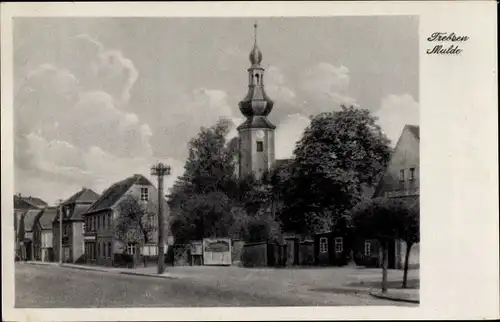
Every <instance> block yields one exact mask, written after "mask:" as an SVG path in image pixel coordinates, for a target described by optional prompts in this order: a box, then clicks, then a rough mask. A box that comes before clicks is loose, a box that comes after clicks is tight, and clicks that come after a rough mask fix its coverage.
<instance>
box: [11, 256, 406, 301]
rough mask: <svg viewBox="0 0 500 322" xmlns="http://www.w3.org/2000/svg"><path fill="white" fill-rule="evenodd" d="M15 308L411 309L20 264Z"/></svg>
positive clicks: (363, 297) (344, 296) (347, 297)
mask: <svg viewBox="0 0 500 322" xmlns="http://www.w3.org/2000/svg"><path fill="white" fill-rule="evenodd" d="M15 283H16V307H17V308H93V307H95V308H98V307H103V308H104V307H107V308H112V307H214V306H221V307H222V306H311V305H328V306H338V305H408V304H398V303H395V302H391V301H386V300H379V299H374V298H372V297H371V296H369V295H368V294H354V293H351V294H348V293H340V292H339V293H336V292H320V291H312V292H311V291H307V292H302V294H298V293H295V292H286V293H283V292H280V291H276V292H271V291H269V289H266V288H261V289H258V288H256V287H253V288H251V287H250V288H249V287H247V286H246V285H245V284H246V283H245V281H242V283H241V284H240V286H239V287H238V288H235V287H228V286H227V285H222V283H219V282H218V281H217V282H215V283H214V282H213V281H210V280H208V281H206V282H201V281H200V280H199V279H190V278H179V279H163V278H154V277H145V276H131V275H119V274H115V273H107V272H94V271H83V270H77V269H71V268H64V267H57V266H52V267H49V266H35V265H27V264H22V263H17V264H16V272H15Z"/></svg>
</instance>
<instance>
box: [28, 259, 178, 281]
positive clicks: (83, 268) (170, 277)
mask: <svg viewBox="0 0 500 322" xmlns="http://www.w3.org/2000/svg"><path fill="white" fill-rule="evenodd" d="M26 264H28V265H35V266H46V267H50V266H55V267H64V268H70V269H77V270H81V271H91V272H92V271H93V272H103V273H109V274H117V275H133V276H143V277H155V278H163V279H178V277H173V276H166V275H153V274H146V273H138V272H127V271H110V270H106V269H101V268H94V267H92V268H90V267H85V266H76V265H75V266H73V265H67V264H61V265H59V264H49V263H44V262H28V263H26Z"/></svg>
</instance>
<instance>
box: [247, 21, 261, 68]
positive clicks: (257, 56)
mask: <svg viewBox="0 0 500 322" xmlns="http://www.w3.org/2000/svg"><path fill="white" fill-rule="evenodd" d="M253 27H254V42H253V48H252V51H250V56H249V58H250V63H251V64H252V66H259V65H260V62H261V61H262V51H260V49H259V46H257V22H255V24H254V25H253Z"/></svg>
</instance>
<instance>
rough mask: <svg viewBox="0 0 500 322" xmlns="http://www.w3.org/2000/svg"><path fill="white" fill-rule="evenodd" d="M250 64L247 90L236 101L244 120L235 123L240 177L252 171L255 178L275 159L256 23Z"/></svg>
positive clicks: (273, 127) (268, 101)
mask: <svg viewBox="0 0 500 322" xmlns="http://www.w3.org/2000/svg"><path fill="white" fill-rule="evenodd" d="M249 58H250V63H251V66H250V68H249V69H248V70H247V71H248V93H247V95H246V96H245V98H244V99H243V100H242V101H241V102H240V103H239V109H240V111H241V113H242V114H243V116H245V118H246V119H245V121H244V122H243V124H241V125H240V126H238V138H239V176H240V177H245V176H247V175H250V174H253V175H255V177H256V178H257V179H259V178H260V177H262V175H263V174H264V173H266V172H267V171H269V170H270V169H271V168H272V167H273V165H274V162H275V155H274V150H275V147H274V130H275V129H276V126H275V125H273V124H272V123H271V122H270V121H269V120H268V119H267V116H268V115H269V113H271V111H272V109H273V105H274V102H273V101H272V100H271V99H270V98H269V97H268V96H267V94H266V92H265V90H264V68H263V67H262V66H261V62H262V52H261V51H260V49H259V47H258V46H257V25H255V42H254V46H253V49H252V51H251V52H250V56H249Z"/></svg>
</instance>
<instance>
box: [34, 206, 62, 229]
mask: <svg viewBox="0 0 500 322" xmlns="http://www.w3.org/2000/svg"><path fill="white" fill-rule="evenodd" d="M57 215H58V211H57V207H48V208H45V209H44V210H43V212H42V213H40V214H39V215H38V218H37V221H38V222H39V223H40V226H41V227H42V229H51V228H52V221H53V220H54V218H55V217H56V216H57Z"/></svg>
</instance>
